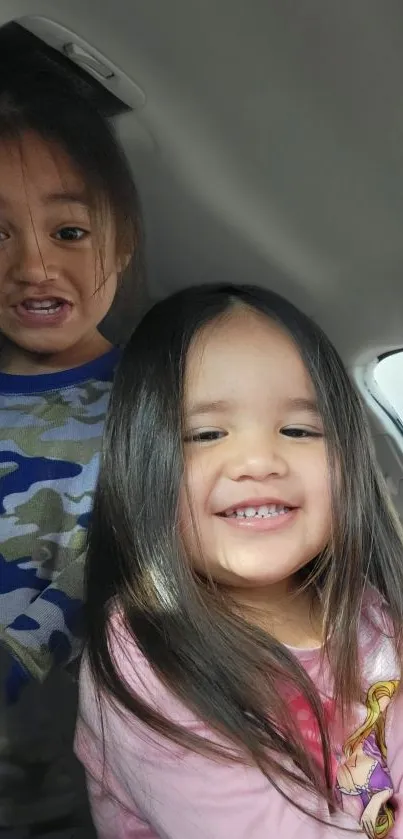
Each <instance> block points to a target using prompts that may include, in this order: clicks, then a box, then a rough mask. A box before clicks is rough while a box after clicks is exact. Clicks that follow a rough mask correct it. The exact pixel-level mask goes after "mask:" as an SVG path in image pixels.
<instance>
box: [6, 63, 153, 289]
mask: <svg viewBox="0 0 403 839" xmlns="http://www.w3.org/2000/svg"><path fill="white" fill-rule="evenodd" d="M28 132H29V133H31V132H33V133H35V134H37V135H38V136H39V137H40V138H41V139H42V140H44V141H45V142H46V143H49V148H50V151H51V150H52V146H57V147H59V148H61V149H62V150H63V151H64V152H65V153H66V154H67V155H68V157H69V158H70V160H71V161H72V163H73V165H74V166H75V167H76V169H77V172H78V173H79V174H80V175H81V177H82V179H83V182H84V184H85V188H86V199H87V201H88V204H89V207H90V210H91V212H92V214H93V221H94V231H95V234H96V243H97V249H98V250H99V262H100V266H101V268H102V256H103V247H102V245H103V238H102V237H103V232H104V221H105V215H106V214H108V213H109V214H110V215H111V217H112V219H113V221H114V225H115V231H116V256H117V261H118V264H120V265H121V266H122V271H123V270H124V269H126V268H128V270H129V271H130V275H131V277H132V279H133V280H134V282H135V284H137V283H138V281H139V280H140V278H141V276H142V273H143V228H142V220H141V210H140V201H139V196H138V193H137V189H136V186H135V183H134V180H133V176H132V173H131V169H130V166H129V163H128V161H127V159H126V157H125V154H124V152H123V149H122V148H121V146H120V144H119V142H118V141H117V139H116V137H115V134H114V130H113V127H112V125H111V124H110V123H109V121H108V120H107V119H105V118H104V116H103V115H102V114H101V113H100V112H99V111H98V110H97V108H96V107H95V106H94V105H93V103H92V102H91V101H90V99H89V97H88V96H87V95H85V93H84V89H83V88H82V86H80V83H79V80H76V79H75V77H74V76H73V75H72V74H69V73H67V72H65V71H64V70H63V69H61V68H58V67H57V66H53V65H50V66H48V65H47V64H46V63H44V64H43V66H41V65H38V64H37V65H35V66H33V67H32V68H31V67H30V65H29V62H24V60H23V59H21V61H17V60H16V61H15V62H14V63H12V64H11V65H10V64H9V63H7V65H6V66H4V67H2V78H1V79H0V142H1V141H7V142H11V143H19V144H21V142H22V138H23V137H24V135H25V134H26V133H28ZM22 162H23V160H22ZM99 273H100V278H98V280H99V279H101V281H102V270H101V271H100V272H99ZM126 302H127V301H126Z"/></svg>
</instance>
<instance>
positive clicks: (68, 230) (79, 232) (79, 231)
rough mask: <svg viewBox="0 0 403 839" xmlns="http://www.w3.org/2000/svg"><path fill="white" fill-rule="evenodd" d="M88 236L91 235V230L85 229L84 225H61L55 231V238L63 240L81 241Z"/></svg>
mask: <svg viewBox="0 0 403 839" xmlns="http://www.w3.org/2000/svg"><path fill="white" fill-rule="evenodd" d="M86 236H89V231H88V230H84V229H83V228H82V227H61V228H60V230H58V231H57V233H55V239H58V240H59V241H62V242H79V241H80V240H81V239H84V238H85V237H86Z"/></svg>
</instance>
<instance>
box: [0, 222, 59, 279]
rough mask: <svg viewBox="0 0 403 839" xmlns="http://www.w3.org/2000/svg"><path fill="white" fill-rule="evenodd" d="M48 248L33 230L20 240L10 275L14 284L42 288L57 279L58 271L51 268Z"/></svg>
mask: <svg viewBox="0 0 403 839" xmlns="http://www.w3.org/2000/svg"><path fill="white" fill-rule="evenodd" d="M48 256H49V255H48V248H47V246H46V244H45V243H44V242H41V241H40V240H39V237H38V235H37V234H36V232H35V230H33V229H31V230H30V231H29V232H27V233H26V234H25V235H24V236H21V237H20V238H19V241H18V243H17V245H16V248H15V251H14V254H13V258H12V263H11V266H10V275H11V278H12V280H14V282H16V283H19V284H21V285H27V286H41V285H44V284H45V283H51V282H52V281H53V280H55V279H56V274H57V271H56V270H55V268H54V267H53V268H52V266H51V264H50V260H49V258H48Z"/></svg>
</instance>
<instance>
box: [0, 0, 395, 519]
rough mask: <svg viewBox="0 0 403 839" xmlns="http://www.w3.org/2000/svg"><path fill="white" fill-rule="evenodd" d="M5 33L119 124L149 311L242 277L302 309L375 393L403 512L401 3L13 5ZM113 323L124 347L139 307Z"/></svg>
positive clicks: (6, 3)
mask: <svg viewBox="0 0 403 839" xmlns="http://www.w3.org/2000/svg"><path fill="white" fill-rule="evenodd" d="M0 24H1V25H2V28H1V30H0V39H1V40H0V42H1V46H2V55H3V59H2V60H6V58H7V54H13V55H14V56H15V54H18V51H19V50H20V51H21V52H22V53H26V52H27V51H29V50H31V52H32V55H33V56H35V55H38V53H39V54H41V55H42V56H43V55H47V57H48V58H49V59H50V60H55V61H58V62H64V63H68V64H69V65H70V66H71V68H72V69H73V71H74V72H76V73H78V74H80V76H81V79H82V81H83V83H84V84H87V85H88V86H89V87H90V88H91V91H92V95H93V96H94V99H95V100H96V101H97V104H99V106H100V107H101V108H102V109H103V111H104V113H106V114H108V115H109V116H110V117H111V119H113V120H114V122H115V125H116V129H117V132H118V135H119V137H120V139H121V140H122V142H123V144H124V147H125V149H126V151H127V154H128V156H129V159H130V161H131V163H132V166H133V171H134V173H135V177H136V181H137V184H138V186H139V190H140V194H141V199H142V205H143V211H144V217H145V228H146V237H147V280H146V287H145V289H143V295H144V297H145V301H144V302H146V301H147V300H149V299H151V300H152V299H155V298H158V297H161V296H164V295H166V294H168V293H170V292H172V291H174V290H176V289H178V288H181V287H183V286H186V285H190V284H195V283H202V282H208V281H217V280H224V281H225V280H229V281H231V282H248V283H257V284H264V285H267V286H268V287H270V288H273V289H274V290H276V291H279V292H280V293H282V294H283V295H284V296H286V297H289V298H290V299H291V300H292V301H294V302H295V303H296V304H297V305H299V306H301V308H303V309H304V310H305V311H306V312H307V313H308V314H310V315H312V316H313V317H314V318H315V319H316V320H317V321H318V322H319V323H320V325H321V326H322V327H323V328H324V329H325V331H327V332H328V333H329V335H330V337H331V338H332V340H333V341H334V342H335V344H336V346H337V348H338V349H339V351H340V352H341V354H342V356H343V358H344V360H345V362H346V363H347V365H348V367H349V370H350V372H351V375H352V376H353V378H354V379H355V381H356V383H357V384H358V387H359V388H360V390H361V393H362V395H363V397H364V399H365V401H366V404H367V409H368V413H369V417H370V421H371V424H372V428H373V434H374V442H375V445H376V449H377V454H378V458H379V462H380V464H381V466H382V469H383V471H384V474H385V476H386V479H387V481H388V485H389V488H390V491H391V493H392V497H393V500H394V502H395V504H396V506H397V509H398V510H399V513H403V481H402V478H403V452H402V441H403V437H402V430H403V426H402V420H401V416H399V405H401V401H402V390H403V363H402V358H403V356H402V355H399V353H398V352H397V353H396V351H399V350H400V349H401V348H402V344H403V300H402V294H403V284H402V280H401V271H402V255H403V245H402V241H403V240H402V235H401V231H402V227H403V166H402V163H403V152H402V125H403V118H402V107H401V85H400V80H401V77H402V74H403V49H402V47H403V10H402V7H401V5H400V4H398V3H395V2H390V3H388V5H387V7H383V8H380V6H379V4H378V3H376V2H375V0H365V2H364V0H356V2H355V3H354V4H343V5H342V6H341V7H340V4H335V3H332V2H330V0H305V2H304V3H299V4H295V3H293V2H290V0H282V2H281V3H276V2H272V0H266V2H264V3H263V2H261V0H252V2H249V3H245V2H243V0H219V2H212V0H205V2H203V3H200V2H198V0H171V2H170V3H164V2H162V0H147V3H142V2H137V0H115V2H114V3H110V2H107V0H98V2H97V3H95V2H94V0H87V2H86V3H82V2H79V0H70V2H69V3H68V4H63V5H62V4H55V3H54V2H51V0H36V3H35V6H33V4H32V2H31V0H29V2H28V0H2V3H1V6H0ZM111 326H112V329H113V331H114V332H116V334H117V335H118V336H119V338H120V339H121V340H122V339H123V338H124V336H125V335H127V334H128V333H129V332H130V331H131V329H132V328H133V326H134V323H133V315H132V314H131V316H130V322H127V317H126V319H125V317H124V315H120V317H119V318H116V317H115V321H114V323H113V324H112V325H111ZM391 353H395V355H394V357H393V358H392V359H390V358H389V362H388V371H389V372H388V376H387V378H388V389H387V392H386V391H385V390H384V389H383V388H382V376H380V375H379V376H377V367H378V363H379V359H382V360H384V357H385V356H389V354H391ZM386 360H388V359H386ZM382 363H383V362H381V364H382ZM384 368H385V369H386V366H385V364H384ZM379 371H381V367H379ZM379 371H378V372H379ZM383 378H385V377H383ZM399 399H400V402H399Z"/></svg>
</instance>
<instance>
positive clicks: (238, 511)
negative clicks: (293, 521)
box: [218, 504, 295, 520]
mask: <svg viewBox="0 0 403 839" xmlns="http://www.w3.org/2000/svg"><path fill="white" fill-rule="evenodd" d="M293 509H295V508H293V507H286V506H285V505H284V504H261V505H260V506H256V507H252V506H250V505H247V506H240V507H230V508H229V509H228V510H224V511H223V512H222V513H219V514H218V515H219V516H221V517H222V518H226V519H249V520H251V519H269V518H275V517H277V516H284V515H286V513H290V512H291V510H293Z"/></svg>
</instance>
